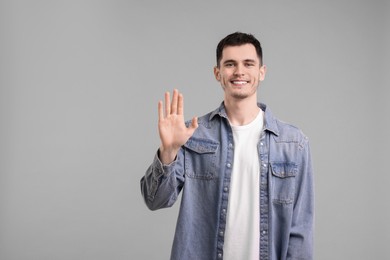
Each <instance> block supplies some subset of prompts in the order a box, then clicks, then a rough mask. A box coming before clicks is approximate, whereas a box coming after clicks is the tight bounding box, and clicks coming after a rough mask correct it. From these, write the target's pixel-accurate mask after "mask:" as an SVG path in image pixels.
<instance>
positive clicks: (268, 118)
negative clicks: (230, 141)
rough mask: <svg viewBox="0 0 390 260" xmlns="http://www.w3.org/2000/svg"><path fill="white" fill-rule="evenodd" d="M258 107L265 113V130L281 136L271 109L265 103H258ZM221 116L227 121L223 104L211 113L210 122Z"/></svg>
mask: <svg viewBox="0 0 390 260" xmlns="http://www.w3.org/2000/svg"><path fill="white" fill-rule="evenodd" d="M257 105H258V107H260V109H261V110H263V111H264V129H265V130H267V131H270V132H272V133H274V134H275V135H277V136H278V135H279V128H278V124H277V122H276V118H275V117H274V116H273V115H272V112H271V109H269V108H268V107H267V105H266V104H263V103H257ZM216 115H219V116H220V117H223V118H226V119H227V114H226V110H225V105H224V103H223V102H222V103H221V105H220V106H219V107H218V108H217V109H215V110H214V111H213V112H211V114H210V117H209V121H211V120H213V118H214V117H215V116H216Z"/></svg>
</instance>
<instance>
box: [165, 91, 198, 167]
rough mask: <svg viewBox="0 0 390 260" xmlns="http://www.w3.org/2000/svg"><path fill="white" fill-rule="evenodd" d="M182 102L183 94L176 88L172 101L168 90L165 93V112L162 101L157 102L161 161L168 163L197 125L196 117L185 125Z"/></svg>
mask: <svg viewBox="0 0 390 260" xmlns="http://www.w3.org/2000/svg"><path fill="white" fill-rule="evenodd" d="M183 103H184V101H183V95H182V94H180V93H179V91H178V90H176V89H175V90H174V91H173V97H172V102H171V101H170V94H169V92H166V93H165V114H164V105H163V102H162V101H160V102H159V103H158V131H159V134H160V139H161V146H160V159H161V161H162V162H163V163H170V162H172V161H173V160H174V158H175V157H176V154H177V152H178V151H179V149H180V147H181V146H182V145H184V144H185V143H186V142H187V140H188V139H189V138H190V137H191V136H192V135H193V133H194V131H195V129H196V128H197V127H198V120H197V118H196V117H194V118H193V119H192V122H191V125H190V126H189V127H187V126H186V125H185V122H184V113H183V112H184V105H183Z"/></svg>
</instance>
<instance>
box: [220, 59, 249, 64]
mask: <svg viewBox="0 0 390 260" xmlns="http://www.w3.org/2000/svg"><path fill="white" fill-rule="evenodd" d="M231 62H233V63H237V61H236V60H225V61H224V62H223V64H226V63H231ZM244 62H253V63H256V60H253V59H246V60H244Z"/></svg>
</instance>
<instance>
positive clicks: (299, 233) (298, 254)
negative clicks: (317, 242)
mask: <svg viewBox="0 0 390 260" xmlns="http://www.w3.org/2000/svg"><path fill="white" fill-rule="evenodd" d="M300 149H301V151H302V157H301V164H300V171H299V173H298V178H297V182H296V197H295V202H294V209H293V219H292V224H291V233H290V240H289V245H288V252H287V259H294V260H295V259H301V260H303V259H305V260H311V259H313V229H314V187H313V184H314V183H313V170H312V164H311V155H310V147H309V142H308V139H307V138H306V137H305V138H304V139H303V141H302V142H301V144H300Z"/></svg>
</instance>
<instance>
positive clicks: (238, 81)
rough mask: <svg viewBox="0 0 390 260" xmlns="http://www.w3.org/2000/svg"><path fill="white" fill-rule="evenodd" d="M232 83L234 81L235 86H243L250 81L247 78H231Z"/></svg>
mask: <svg viewBox="0 0 390 260" xmlns="http://www.w3.org/2000/svg"><path fill="white" fill-rule="evenodd" d="M230 83H232V84H233V85H235V86H243V85H245V84H247V83H249V81H247V80H231V81H230Z"/></svg>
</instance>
